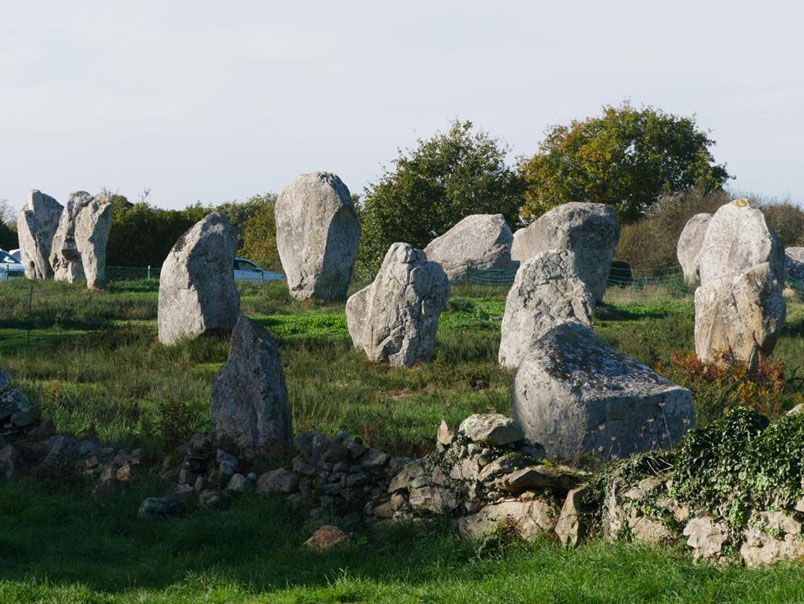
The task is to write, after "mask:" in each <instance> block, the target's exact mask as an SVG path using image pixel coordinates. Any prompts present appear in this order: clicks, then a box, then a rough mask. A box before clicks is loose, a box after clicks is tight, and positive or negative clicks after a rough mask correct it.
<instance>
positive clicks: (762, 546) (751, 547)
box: [740, 511, 804, 566]
mask: <svg viewBox="0 0 804 604" xmlns="http://www.w3.org/2000/svg"><path fill="white" fill-rule="evenodd" d="M758 516H759V517H758V518H757V519H756V520H757V523H756V525H755V526H751V527H749V528H748V529H747V530H746V531H745V534H744V535H743V537H744V541H743V544H742V546H741V547H740V556H741V557H742V559H743V561H744V562H745V564H746V566H764V565H767V564H773V563H775V562H779V561H781V560H802V559H804V540H802V535H804V530H803V529H804V526H803V525H802V523H801V521H799V520H797V519H796V518H795V517H794V515H792V514H786V513H784V512H780V511H776V512H761V513H760V514H759V515H758Z"/></svg>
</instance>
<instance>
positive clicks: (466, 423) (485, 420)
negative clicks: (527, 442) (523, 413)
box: [458, 413, 525, 447]
mask: <svg viewBox="0 0 804 604" xmlns="http://www.w3.org/2000/svg"><path fill="white" fill-rule="evenodd" d="M458 434H462V435H464V436H465V437H466V438H468V439H469V440H471V441H473V442H476V443H480V444H489V445H494V446H497V447H501V446H503V445H508V444H510V443H516V442H519V441H521V440H523V439H524V438H525V437H524V436H523V434H522V430H521V429H520V428H519V426H517V425H516V423H515V422H514V420H513V419H511V418H510V417H506V416H504V415H502V414H500V413H475V414H473V415H470V416H469V417H467V418H466V419H465V420H463V421H462V422H461V425H460V426H458Z"/></svg>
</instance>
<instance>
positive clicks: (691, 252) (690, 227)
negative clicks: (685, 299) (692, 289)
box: [676, 212, 712, 283]
mask: <svg viewBox="0 0 804 604" xmlns="http://www.w3.org/2000/svg"><path fill="white" fill-rule="evenodd" d="M711 219H712V215H711V214H708V213H706V212H702V213H700V214H696V215H695V216H693V217H692V218H690V219H689V220H688V221H687V224H685V225H684V229H683V230H682V231H681V235H679V237H678V243H677V244H676V257H677V258H678V263H679V264H680V265H681V270H682V271H683V272H684V281H686V282H687V283H695V281H696V280H697V279H698V265H699V263H700V257H701V246H702V245H703V240H704V235H706V229H707V228H708V227H709V221H710V220H711Z"/></svg>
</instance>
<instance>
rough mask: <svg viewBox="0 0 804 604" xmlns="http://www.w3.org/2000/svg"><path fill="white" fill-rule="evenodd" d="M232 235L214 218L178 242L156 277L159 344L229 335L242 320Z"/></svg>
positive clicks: (223, 218) (200, 223) (224, 221)
mask: <svg viewBox="0 0 804 604" xmlns="http://www.w3.org/2000/svg"><path fill="white" fill-rule="evenodd" d="M236 247H237V236H236V234H235V230H234V229H233V228H232V226H231V225H230V224H229V221H228V220H227V219H226V216H224V215H223V214H220V213H218V212H212V213H211V214H208V215H207V216H206V217H204V218H203V219H202V220H200V221H198V222H197V223H196V224H195V225H193V226H192V227H191V228H190V229H189V230H187V231H186V232H185V233H184V234H182V235H181V237H179V239H178V240H177V241H176V243H175V244H174V245H173V248H172V249H171V250H170V253H169V254H168V257H167V258H166V259H165V262H164V264H163V265H162V271H161V274H160V276H159V312H158V317H159V341H160V342H162V343H163V344H174V343H176V342H178V341H179V340H181V339H185V338H196V337H198V336H200V335H203V334H205V333H212V332H220V331H224V332H226V331H230V330H231V329H233V328H234V326H235V323H237V319H238V317H239V315H240V297H239V295H238V293H237V289H236V288H235V284H234V270H233V267H234V259H235V250H236Z"/></svg>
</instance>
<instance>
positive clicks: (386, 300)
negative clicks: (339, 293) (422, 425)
mask: <svg viewBox="0 0 804 604" xmlns="http://www.w3.org/2000/svg"><path fill="white" fill-rule="evenodd" d="M448 298H449V282H448V281H447V276H446V274H445V273H444V270H443V269H442V268H441V265H440V264H438V263H437V262H428V260H427V256H426V255H425V254H424V252H422V251H421V250H417V249H415V248H413V247H411V246H410V245H408V244H407V243H394V244H393V245H392V246H391V247H390V248H389V249H388V252H387V253H386V254H385V259H384V260H383V263H382V266H381V267H380V271H379V272H378V273H377V278H376V279H374V282H373V283H372V284H371V285H369V286H368V287H365V288H363V289H361V290H360V291H359V292H357V293H355V294H354V295H352V296H351V297H350V298H349V300H348V301H347V302H346V321H347V325H348V327H349V335H350V336H351V337H352V342H353V343H354V345H355V347H357V348H362V349H363V350H364V351H365V352H366V355H367V356H368V358H369V359H370V360H372V361H374V362H380V361H388V362H389V363H390V364H391V365H393V366H405V367H409V366H411V365H413V364H414V363H417V362H419V361H426V360H428V359H429V358H430V357H431V356H432V354H433V347H434V346H435V337H436V330H437V329H438V318H439V316H440V315H441V311H442V310H443V309H444V306H445V305H446V303H447V299H448Z"/></svg>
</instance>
